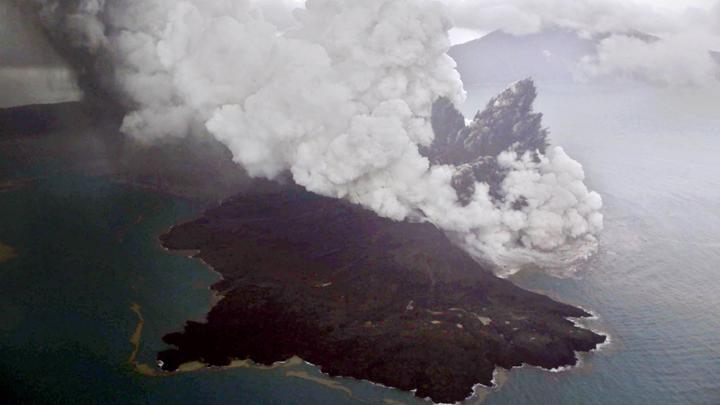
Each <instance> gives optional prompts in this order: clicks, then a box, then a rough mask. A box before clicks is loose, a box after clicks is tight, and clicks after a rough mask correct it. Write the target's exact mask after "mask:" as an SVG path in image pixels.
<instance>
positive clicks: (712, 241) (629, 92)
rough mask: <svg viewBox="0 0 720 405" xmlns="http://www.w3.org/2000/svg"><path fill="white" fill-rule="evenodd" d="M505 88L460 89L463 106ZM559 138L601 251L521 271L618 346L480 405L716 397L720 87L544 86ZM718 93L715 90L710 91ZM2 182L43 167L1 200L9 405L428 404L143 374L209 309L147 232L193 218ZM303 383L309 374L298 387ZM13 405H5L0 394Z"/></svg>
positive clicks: (223, 376) (249, 376)
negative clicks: (168, 337) (596, 203)
mask: <svg viewBox="0 0 720 405" xmlns="http://www.w3.org/2000/svg"><path fill="white" fill-rule="evenodd" d="M499 89H500V86H488V87H484V88H475V89H469V90H470V97H469V100H468V103H467V104H466V106H465V109H466V110H467V111H465V112H466V114H468V115H471V114H472V113H473V112H474V111H473V110H474V109H476V108H477V106H479V105H482V104H484V103H485V102H486V101H487V99H488V98H489V97H490V96H491V95H492V94H494V93H496V92H497V90H499ZM539 92H540V96H539V99H538V104H537V109H538V110H540V111H543V112H544V113H545V123H546V124H547V125H548V126H550V128H551V130H552V134H553V135H552V140H553V143H554V144H559V145H562V146H563V147H564V148H565V149H566V151H568V153H569V154H570V155H571V156H573V157H575V158H576V159H578V160H579V161H581V162H582V163H583V164H584V167H585V171H586V174H587V176H588V183H589V184H590V186H591V188H593V189H595V190H597V191H599V192H600V193H601V194H602V195H603V198H604V201H605V217H606V219H605V225H606V230H605V231H604V233H603V235H602V237H601V243H600V249H599V252H598V253H597V254H596V255H595V256H594V257H592V258H591V259H590V260H589V261H588V262H587V263H584V264H582V265H580V266H579V268H578V270H577V273H576V274H575V275H574V276H572V277H569V278H563V279H558V278H553V277H549V276H547V275H545V274H543V273H542V272H541V271H534V272H527V273H522V274H519V275H517V276H515V277H514V278H513V281H515V282H516V283H518V284H520V285H521V286H524V287H526V288H529V289H533V290H537V291H541V292H544V293H546V294H549V295H551V296H553V297H555V298H557V299H559V300H562V301H565V302H568V303H571V304H576V305H580V306H582V307H584V308H587V309H589V310H591V311H593V312H594V313H595V314H597V315H598V319H597V320H594V321H590V322H588V323H587V324H588V325H589V326H591V327H593V328H596V329H599V330H602V331H605V332H607V333H609V334H610V336H611V339H612V340H611V343H610V344H609V345H607V346H605V347H604V348H603V349H602V350H601V351H599V352H594V353H591V354H588V355H582V365H581V366H580V367H577V368H574V369H572V370H569V371H563V372H559V373H551V372H548V371H543V370H539V369H534V368H521V369H515V370H513V371H512V372H511V373H510V376H509V378H508V379H507V381H506V382H505V383H504V384H503V385H502V386H501V387H500V388H499V389H497V390H493V391H491V392H490V393H489V395H487V396H486V398H485V403H488V404H515V403H538V404H539V403H558V404H577V403H584V404H593V403H597V404H635V403H637V404H647V403H653V404H677V403H692V404H718V403H720V333H718V332H719V331H720V293H718V291H720V268H719V267H720V266H719V264H720V164H718V156H720V109H719V108H718V107H717V103H715V104H713V103H711V101H712V99H713V97H714V96H717V94H696V93H693V92H688V93H681V94H678V93H677V92H675V91H670V90H668V89H666V90H656V89H648V88H637V89H635V88H634V89H627V88H624V89H608V88H592V87H582V88H579V87H575V86H557V85H555V86H543V85H540V88H539ZM717 99H718V98H717V97H715V100H717ZM0 174H1V175H2V176H1V177H0V178H2V179H3V180H5V179H7V178H27V177H35V176H39V178H38V180H37V182H36V183H35V184H31V185H28V186H25V187H20V188H17V189H14V190H11V191H6V192H0V242H2V243H4V244H7V245H10V246H12V247H14V248H15V249H16V250H17V252H18V257H16V258H14V259H12V260H10V261H8V262H5V263H0V397H2V398H7V399H9V401H7V402H10V403H103V404H104V403H123V404H143V403H153V404H155V403H178V402H182V403H233V404H272V403H294V404H300V403H322V404H325V403H327V404H343V403H383V402H384V401H385V400H387V399H392V400H396V401H402V402H405V403H422V401H417V400H415V399H413V397H412V396H411V395H410V394H407V393H401V392H398V391H395V390H390V389H385V388H382V387H378V386H374V385H371V384H369V383H365V382H360V381H354V380H348V379H340V380H337V381H336V383H335V384H333V382H332V381H329V380H327V379H324V377H323V376H322V375H321V374H320V373H319V372H318V371H317V370H316V369H315V368H314V367H311V366H309V365H304V364H301V365H292V366H289V367H280V368H276V369H272V370H259V369H253V368H236V369H230V370H209V371H200V372H192V373H183V374H177V375H173V376H171V377H152V376H146V375H143V374H140V373H138V372H136V371H135V368H134V366H133V365H132V364H130V363H129V360H130V357H131V355H132V353H133V351H134V349H135V345H134V343H133V342H131V337H132V336H133V333H134V332H135V331H137V328H138V322H139V320H138V316H137V314H136V313H135V312H133V310H132V309H131V305H133V304H137V305H139V306H140V313H141V314H142V316H143V318H144V322H143V323H142V330H141V332H142V333H141V336H140V339H139V344H138V346H137V349H138V352H137V358H136V359H135V361H136V362H138V363H146V364H152V362H153V359H154V355H155V353H156V352H157V351H158V350H162V349H163V348H164V347H165V346H164V344H163V343H162V341H161V337H162V335H163V334H165V333H167V332H170V331H174V330H177V329H179V328H180V327H181V326H182V324H183V322H184V321H185V320H187V319H201V318H202V316H203V315H204V314H205V313H206V312H207V311H208V309H209V308H210V306H211V305H212V302H213V296H212V294H211V293H210V291H209V290H208V286H209V285H210V284H211V283H212V282H214V281H215V280H217V277H218V276H217V275H216V274H214V273H212V272H211V271H209V270H208V269H207V268H206V267H205V266H203V265H202V264H201V263H199V262H197V261H195V260H190V259H187V258H185V257H182V256H179V255H176V254H171V253H169V252H166V251H164V250H163V249H162V248H161V247H160V246H159V245H158V243H157V236H158V235H159V234H160V233H162V232H163V231H164V230H165V229H167V228H168V227H170V226H171V225H172V224H174V223H177V222H179V221H182V220H187V219H190V218H192V217H193V216H195V215H198V214H199V212H200V211H201V210H202V206H201V205H199V204H197V203H193V202H190V201H186V200H183V199H180V198H176V197H172V196H167V195H161V194H156V193H151V192H148V191H145V190H140V189H134V188H130V187H127V186H123V185H120V184H115V183H112V182H109V181H107V180H104V179H100V178H94V177H88V176H84V175H82V174H81V173H72V172H67V171H64V170H63V165H62V162H55V161H40V162H36V163H34V164H33V165H30V166H28V165H23V164H21V163H19V162H16V161H14V157H13V156H10V155H8V154H7V153H4V151H3V146H2V143H0ZM308 378H310V379H308ZM3 402H6V401H3Z"/></svg>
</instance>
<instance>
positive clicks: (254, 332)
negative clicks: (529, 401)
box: [158, 182, 606, 403]
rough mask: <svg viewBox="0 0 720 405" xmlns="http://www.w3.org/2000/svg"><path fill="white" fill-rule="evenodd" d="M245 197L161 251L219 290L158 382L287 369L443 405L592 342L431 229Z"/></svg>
mask: <svg viewBox="0 0 720 405" xmlns="http://www.w3.org/2000/svg"><path fill="white" fill-rule="evenodd" d="M254 189H255V191H254V192H252V193H245V194H242V195H238V196H236V197H233V198H230V199H229V200H227V201H225V202H224V203H223V204H221V205H220V206H219V207H217V208H213V209H210V210H208V211H207V212H206V213H205V214H204V215H203V216H202V217H201V218H198V219H196V220H194V221H191V222H188V223H185V224H181V225H178V226H175V227H174V228H172V230H170V231H169V232H168V233H167V234H165V235H163V236H162V237H161V241H162V243H163V245H164V246H165V247H167V248H169V249H173V250H193V251H196V252H198V253H197V254H196V257H198V258H200V259H202V260H203V261H205V262H206V263H208V264H209V265H210V266H212V267H213V268H214V269H215V270H216V271H218V272H220V273H221V274H222V276H223V280H222V281H220V282H218V283H217V284H215V285H214V286H213V289H215V290H216V291H217V292H219V293H220V294H221V295H222V296H223V298H222V299H221V300H220V301H219V302H218V303H217V305H216V306H215V307H214V308H212V310H211V311H210V313H209V314H208V316H207V321H206V322H195V321H189V322H187V324H186V326H185V328H184V330H183V331H182V332H175V333H171V334H168V335H166V336H165V337H164V340H165V342H167V343H168V344H170V345H172V346H174V348H172V349H168V350H165V351H163V352H161V353H159V354H158V364H160V365H161V367H162V368H163V369H164V370H167V371H173V370H177V369H178V368H179V367H180V366H181V365H182V364H185V363H189V362H201V363H204V364H206V365H208V366H226V365H229V364H230V363H231V362H232V361H233V360H235V359H249V360H252V361H254V362H256V363H259V364H263V365H269V364H272V363H275V362H280V361H285V360H288V359H290V358H291V357H293V356H299V357H301V358H302V359H304V360H306V361H308V362H310V363H313V364H315V365H317V366H318V367H320V368H321V370H322V371H323V372H324V373H326V374H328V375H330V376H345V377H353V378H358V379H364V380H369V381H372V382H375V383H380V384H383V385H385V386H390V387H395V388H399V389H402V390H406V391H414V393H415V395H416V396H418V397H422V398H428V397H429V398H430V399H432V400H433V401H435V402H443V403H447V402H456V401H461V400H463V399H465V398H467V397H469V396H471V395H472V393H473V386H474V385H476V384H483V385H486V386H490V385H492V384H493V381H492V380H493V371H494V369H495V368H496V367H503V368H506V369H509V368H512V367H514V366H520V365H521V364H523V363H526V364H530V365H533V366H539V367H543V368H548V369H550V368H558V367H563V366H571V365H575V364H576V363H577V359H576V357H575V352H576V351H590V350H592V349H594V348H596V347H597V346H598V345H599V344H600V343H603V342H604V341H605V339H606V338H605V336H602V335H598V334H596V333H594V332H592V331H590V330H586V329H582V328H580V327H578V326H576V325H575V324H574V323H573V322H571V321H569V320H568V319H567V318H571V317H573V318H576V317H588V316H590V314H588V313H587V312H585V311H584V310H582V309H579V308H575V307H572V306H569V305H566V304H562V303H558V302H555V301H553V300H551V299H550V298H548V297H545V296H543V295H540V294H536V293H532V292H529V291H526V290H523V289H521V288H519V287H517V286H515V285H514V284H512V283H511V282H509V281H507V280H504V279H500V278H497V277H496V276H495V275H494V274H493V273H492V272H491V271H490V270H489V269H486V268H484V267H483V266H481V265H479V264H478V263H477V262H475V261H474V260H473V259H472V258H471V257H470V256H469V255H468V254H467V253H465V252H464V251H463V250H461V249H460V248H458V247H456V246H455V245H453V244H452V243H451V242H450V240H449V239H448V238H447V237H446V236H445V235H444V234H443V232H441V231H440V230H438V229H437V228H435V227H434V226H433V225H431V224H428V223H410V222H394V221H391V220H388V219H384V218H380V217H378V216H377V215H376V214H375V213H373V212H371V211H368V210H365V209H363V208H361V207H358V206H355V205H352V204H350V203H348V202H345V201H342V200H338V199H330V198H325V197H321V196H317V195H314V194H311V193H308V192H306V191H304V190H301V189H300V188H298V187H295V186H280V185H274V184H271V183H269V182H259V183H258V184H257V186H256V187H254Z"/></svg>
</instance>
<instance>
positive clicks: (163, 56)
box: [38, 0, 602, 268]
mask: <svg viewBox="0 0 720 405" xmlns="http://www.w3.org/2000/svg"><path fill="white" fill-rule="evenodd" d="M38 1H40V0H38ZM41 3H42V4H43V6H44V7H43V13H44V18H45V20H46V22H47V24H48V25H49V26H54V29H58V28H62V29H64V30H66V31H67V32H69V36H70V37H71V38H73V40H74V41H77V43H78V44H82V45H84V46H85V47H87V49H88V50H89V51H90V52H91V53H98V52H105V53H106V54H108V55H110V56H109V57H110V58H111V59H112V61H113V65H114V74H115V76H116V77H115V78H116V81H117V83H118V85H119V87H120V89H121V90H122V92H123V93H124V94H125V95H126V96H127V97H128V98H129V99H130V100H132V102H133V104H134V105H135V106H136V108H135V109H134V111H132V112H131V113H129V114H128V115H127V116H126V117H125V120H124V122H123V126H122V130H123V131H124V132H125V133H127V134H129V135H131V136H134V137H137V138H139V139H143V140H147V141H152V140H154V139H158V138H162V137H166V136H184V135H186V134H188V133H192V134H195V135H200V136H207V135H210V136H214V137H215V138H217V139H218V140H220V141H221V142H223V143H224V144H225V145H226V146H227V147H228V148H229V149H230V151H231V152H232V153H233V156H234V160H235V161H236V162H237V163H238V164H240V165H242V166H243V167H244V168H245V169H246V170H247V171H248V173H249V174H250V175H252V176H258V177H267V178H273V177H275V176H278V175H279V174H281V173H284V172H289V173H291V174H292V177H293V179H294V181H295V182H296V183H297V184H299V185H301V186H303V187H305V188H306V189H307V190H309V191H312V192H315V193H318V194H322V195H326V196H331V197H336V198H345V199H348V200H350V201H352V202H354V203H357V204H361V205H363V206H365V207H368V208H370V209H372V210H374V211H375V212H377V213H378V214H379V215H382V216H385V217H389V218H392V219H395V220H402V219H408V218H409V219H413V220H428V221H431V222H432V223H434V224H435V225H437V226H438V227H440V228H441V229H444V230H445V231H447V232H449V233H451V234H453V235H457V236H458V237H459V238H461V240H462V244H463V245H464V246H466V247H467V249H468V250H469V251H470V252H471V253H473V254H475V255H477V256H478V257H481V258H485V259H490V260H493V261H495V262H496V263H498V264H505V265H508V264H509V265H512V266H515V265H518V264H523V263H524V262H527V261H531V260H537V259H538V258H544V259H557V260H560V261H562V259H566V258H568V257H569V256H568V254H567V252H568V249H569V248H568V246H575V247H577V246H580V245H583V246H585V245H589V246H592V245H594V243H595V235H597V233H598V232H599V231H600V230H601V228H602V215H601V214H600V213H599V211H600V208H601V206H602V202H601V199H600V197H599V195H597V194H596V193H593V192H590V191H588V189H587V188H586V187H585V185H584V184H583V180H584V174H583V171H582V167H581V166H580V164H579V163H577V162H575V161H573V160H572V159H570V158H569V157H568V156H567V155H566V154H565V153H564V152H563V151H562V149H559V148H557V149H552V150H551V151H550V152H549V153H548V154H547V156H541V158H540V159H539V161H535V159H532V158H530V157H529V156H517V154H513V153H511V152H508V153H507V154H504V155H503V157H502V159H501V164H502V165H504V167H505V168H506V169H507V170H508V171H509V175H508V176H507V178H506V179H505V181H504V182H503V184H502V187H503V190H504V191H505V192H506V194H507V196H508V198H507V199H506V201H505V202H497V201H494V200H493V199H492V198H490V196H489V193H488V186H487V185H486V184H477V185H476V187H475V193H474V195H473V197H472V200H471V201H470V202H469V203H468V204H467V205H464V206H463V205H460V204H459V203H458V201H457V195H456V192H455V190H454V189H453V187H452V185H451V181H452V177H453V174H454V171H455V168H454V167H452V166H447V165H435V166H432V165H430V163H429V161H428V159H427V158H425V157H423V156H422V155H421V154H420V152H419V148H420V147H422V146H428V145H430V143H431V142H432V140H433V130H432V127H431V125H430V114H431V107H432V104H433V102H434V101H435V100H437V99H438V98H439V97H445V98H447V99H449V100H451V101H453V102H455V103H456V104H457V103H460V102H462V101H463V99H464V91H463V88H462V83H461V82H460V79H459V74H458V73H457V71H456V70H455V63H454V61H453V60H452V59H451V58H450V57H449V56H448V55H447V54H446V52H447V51H448V49H449V46H450V43H449V39H448V35H447V33H448V30H449V29H450V28H451V23H450V20H449V19H448V18H447V16H446V14H445V10H444V7H443V6H442V5H441V4H440V3H437V2H432V1H425V0H363V1H357V0H332V1H330V0H308V1H307V3H306V5H305V7H304V8H301V9H298V10H296V11H295V12H294V18H295V20H296V24H295V28H293V29H290V30H283V29H279V28H278V27H276V26H275V25H273V24H272V23H270V22H269V21H268V20H266V19H265V18H264V17H263V15H262V11H261V8H258V7H256V5H255V4H254V3H253V2H250V1H232V0H185V1H175V0H124V1H120V0H116V1H114V0H105V1H103V0H74V1H69V2H68V1H58V0H54V1H53V0H42V1H41ZM521 196H522V197H523V198H524V199H525V200H527V204H525V205H524V207H523V208H519V209H518V208H513V204H512V201H513V199H517V198H520V197H521ZM513 268H514V267H513Z"/></svg>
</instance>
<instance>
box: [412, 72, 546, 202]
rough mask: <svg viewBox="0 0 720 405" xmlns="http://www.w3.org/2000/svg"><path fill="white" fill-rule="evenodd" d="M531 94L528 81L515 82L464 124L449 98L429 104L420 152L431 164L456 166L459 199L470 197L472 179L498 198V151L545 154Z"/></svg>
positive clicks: (539, 119)
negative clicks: (426, 139)
mask: <svg viewBox="0 0 720 405" xmlns="http://www.w3.org/2000/svg"><path fill="white" fill-rule="evenodd" d="M536 97H537V92H536V90H535V84H534V83H533V81H532V79H525V80H521V81H519V82H515V83H513V84H512V85H511V86H510V87H508V88H507V89H505V90H504V91H503V92H502V93H500V94H499V95H497V96H495V97H493V98H492V99H491V100H490V102H489V103H488V104H487V107H486V108H485V109H484V110H482V111H479V112H478V113H477V114H476V115H475V118H474V120H473V121H472V122H471V123H470V124H469V125H467V126H466V125H465V124H464V121H465V119H464V117H463V116H462V114H461V113H460V112H459V111H458V110H457V108H455V106H454V105H453V104H452V103H451V102H450V101H449V100H447V99H445V98H441V99H439V100H438V101H436V102H435V104H434V105H433V115H432V127H433V130H434V131H435V140H434V141H433V144H432V145H431V146H430V147H429V148H426V149H424V150H423V153H424V154H425V156H427V157H428V158H429V159H430V161H431V162H432V163H433V164H444V165H453V166H455V167H456V168H457V170H456V174H455V178H454V179H453V187H454V188H455V190H456V192H457V194H458V200H459V201H460V202H461V203H463V204H467V203H468V202H469V201H470V199H471V198H472V195H473V193H474V191H475V182H476V181H477V182H482V183H487V184H489V186H490V194H491V196H492V197H494V198H495V199H501V198H502V195H501V194H500V184H501V183H502V180H503V179H504V177H505V173H504V172H503V170H502V169H501V168H500V167H499V166H498V165H497V157H498V155H499V154H500V153H502V152H503V151H507V150H510V149H513V150H515V151H517V152H518V154H523V153H525V152H531V153H536V152H539V153H545V149H546V148H547V146H548V141H547V137H548V131H547V129H545V128H543V127H542V114H540V113H535V112H533V102H534V101H535V98H536ZM460 123H462V125H461V124H460Z"/></svg>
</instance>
